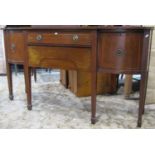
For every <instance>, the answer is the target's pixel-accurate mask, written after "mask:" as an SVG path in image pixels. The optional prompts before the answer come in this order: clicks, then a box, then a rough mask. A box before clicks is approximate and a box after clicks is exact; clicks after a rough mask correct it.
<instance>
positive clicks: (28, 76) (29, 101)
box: [25, 67, 32, 110]
mask: <svg viewBox="0 0 155 155" xmlns="http://www.w3.org/2000/svg"><path fill="white" fill-rule="evenodd" d="M25 80H26V93H27V109H28V110H32V97H31V96H32V95H31V68H30V67H25Z"/></svg>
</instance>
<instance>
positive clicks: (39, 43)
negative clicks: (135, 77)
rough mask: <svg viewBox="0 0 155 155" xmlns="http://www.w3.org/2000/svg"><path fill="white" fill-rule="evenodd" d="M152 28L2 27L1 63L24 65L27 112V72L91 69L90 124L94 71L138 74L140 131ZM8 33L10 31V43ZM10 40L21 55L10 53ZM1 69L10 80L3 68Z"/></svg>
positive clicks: (93, 107)
mask: <svg viewBox="0 0 155 155" xmlns="http://www.w3.org/2000/svg"><path fill="white" fill-rule="evenodd" d="M152 29H153V28H151V27H141V26H140V27H138V26H115V27H114V26H80V25H79V26H78V25H77V26H76V25H75V26H67V25H65V26H58V25H57V26H56V25H53V26H27V27H22V26H21V27H20V26H8V27H6V28H5V29H4V36H5V46H6V60H7V64H8V62H10V61H12V60H16V62H19V63H21V62H22V63H24V66H25V80H26V92H27V107H28V110H31V109H32V101H31V100H32V99H31V68H34V67H43V68H46V67H47V68H58V69H65V70H77V71H86V72H87V71H88V72H90V71H91V78H92V80H91V81H92V82H91V91H92V92H91V123H92V124H95V122H96V90H97V89H96V87H97V72H103V73H111V74H120V73H123V74H141V86H140V101H139V110H138V122H137V126H138V127H140V126H141V124H142V114H143V113H144V106H145V97H146V86H147V76H148V64H149V57H150V41H151V34H152ZM12 33H14V34H15V33H16V35H15V38H14V39H13V38H12V37H11V35H12ZM21 33H22V34H23V35H22V36H21ZM17 39H18V41H17ZM14 41H15V42H16V41H17V47H16V50H18V49H22V53H21V50H20V52H18V54H14V49H15V46H14V44H13V42H14ZM21 58H22V61H21ZM7 71H8V79H10V69H9V66H8V65H7ZM9 81H10V80H9ZM9 84H10V82H9ZM10 92H11V91H10ZM10 95H12V94H10Z"/></svg>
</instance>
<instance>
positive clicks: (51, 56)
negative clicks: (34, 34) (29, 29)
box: [28, 46, 91, 71]
mask: <svg viewBox="0 0 155 155" xmlns="http://www.w3.org/2000/svg"><path fill="white" fill-rule="evenodd" d="M28 57H29V65H30V66H31V67H43V68H44V67H47V68H58V69H76V70H84V71H89V70H90V64H91V48H77V47H49V46H29V47H28Z"/></svg>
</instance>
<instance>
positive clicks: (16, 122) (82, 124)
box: [0, 72, 155, 129]
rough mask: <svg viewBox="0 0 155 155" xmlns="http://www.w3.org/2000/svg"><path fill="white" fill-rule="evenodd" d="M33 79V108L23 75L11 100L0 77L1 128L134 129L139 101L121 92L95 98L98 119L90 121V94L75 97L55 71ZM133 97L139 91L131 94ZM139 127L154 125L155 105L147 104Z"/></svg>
mask: <svg viewBox="0 0 155 155" xmlns="http://www.w3.org/2000/svg"><path fill="white" fill-rule="evenodd" d="M37 76H38V79H37V82H36V83H35V82H34V80H33V78H32V89H33V93H32V97H33V110H32V111H28V110H27V108H26V95H25V87H24V77H23V74H22V73H19V74H18V75H17V76H15V75H13V79H14V96H15V97H14V101H10V100H9V99H8V89H7V79H6V77H5V76H0V128H1V129H23V128H26V129H41V128H44V129H51V128H61V129H65V128H75V129H102V128H110V129H111V128H112V129H116V128H136V123H137V108H138V101H136V100H125V99H124V98H123V95H122V93H121V92H122V91H123V88H120V90H119V94H120V95H114V96H106V95H104V96H98V97H97V118H98V121H97V123H96V124H95V125H91V124H90V97H86V98H77V97H75V96H74V94H72V93H71V92H70V91H69V90H66V89H65V88H64V87H63V86H62V85H61V84H59V73H58V72H52V73H48V72H40V73H38V74H37ZM134 95H135V96H137V95H138V93H135V94H134ZM142 128H155V105H153V104H152V105H146V111H145V115H144V116H143V125H142Z"/></svg>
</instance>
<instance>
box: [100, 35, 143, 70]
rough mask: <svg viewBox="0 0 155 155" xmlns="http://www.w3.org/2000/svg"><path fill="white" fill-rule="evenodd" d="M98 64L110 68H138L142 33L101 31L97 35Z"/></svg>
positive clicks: (139, 65) (139, 66)
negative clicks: (98, 44) (98, 43)
mask: <svg viewBox="0 0 155 155" xmlns="http://www.w3.org/2000/svg"><path fill="white" fill-rule="evenodd" d="M99 42H100V46H99V53H98V63H99V64H98V65H99V67H100V68H103V69H111V70H120V71H125V70H138V71H139V70H140V68H141V57H142V43H143V33H140V32H137V33H133V32H128V33H103V34H101V35H100V36H99Z"/></svg>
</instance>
